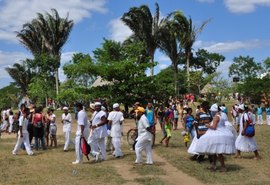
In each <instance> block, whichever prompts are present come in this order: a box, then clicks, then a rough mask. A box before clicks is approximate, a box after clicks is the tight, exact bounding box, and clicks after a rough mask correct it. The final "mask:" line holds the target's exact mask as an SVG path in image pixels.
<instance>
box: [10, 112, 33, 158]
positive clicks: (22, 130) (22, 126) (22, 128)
mask: <svg viewBox="0 0 270 185" xmlns="http://www.w3.org/2000/svg"><path fill="white" fill-rule="evenodd" d="M21 113H22V115H21V116H20V118H19V132H18V140H17V143H16V145H15V147H14V150H13V151H12V154H13V155H17V152H18V150H19V149H20V147H21V145H22V143H23V144H24V147H25V149H26V152H27V154H28V155H33V154H34V153H33V152H32V150H31V147H30V143H29V134H28V131H27V125H28V121H29V120H28V115H29V109H28V108H25V109H24V110H23V111H22V112H21Z"/></svg>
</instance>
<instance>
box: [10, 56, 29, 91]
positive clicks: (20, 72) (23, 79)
mask: <svg viewBox="0 0 270 185" xmlns="http://www.w3.org/2000/svg"><path fill="white" fill-rule="evenodd" d="M29 62H30V60H29V59H27V60H25V61H23V62H22V64H19V63H15V64H13V65H12V67H7V68H6V71H7V72H8V74H9V75H10V77H11V78H12V79H13V80H14V81H15V84H16V85H17V86H18V87H19V88H20V89H21V93H22V94H23V95H26V94H27V90H28V85H29V84H30V82H31V79H32V77H33V73H32V72H31V69H30V68H29Z"/></svg>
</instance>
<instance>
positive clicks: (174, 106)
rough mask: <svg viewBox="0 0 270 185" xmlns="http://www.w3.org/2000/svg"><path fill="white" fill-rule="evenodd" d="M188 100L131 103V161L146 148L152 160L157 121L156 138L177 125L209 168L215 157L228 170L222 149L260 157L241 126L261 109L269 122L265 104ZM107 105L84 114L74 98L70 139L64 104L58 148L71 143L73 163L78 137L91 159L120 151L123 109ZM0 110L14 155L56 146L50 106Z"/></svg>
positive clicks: (80, 156)
mask: <svg viewBox="0 0 270 185" xmlns="http://www.w3.org/2000/svg"><path fill="white" fill-rule="evenodd" d="M191 99H192V98H191ZM192 104H193V100H191V101H186V102H185V101H181V100H179V99H172V100H170V101H168V102H166V103H165V104H158V105H156V106H154V105H153V103H152V102H149V103H147V105H146V106H145V107H144V106H142V105H141V104H140V103H139V102H136V103H135V104H134V106H133V112H132V114H134V118H135V123H136V128H137V130H138V132H137V133H138V134H137V137H136V142H135V145H134V150H135V154H136V160H135V164H141V163H142V152H143V151H144V152H145V154H146V164H149V165H151V164H153V158H152V148H153V143H155V141H154V139H155V133H156V128H157V127H160V129H161V131H162V134H163V137H162V139H161V140H160V142H159V143H160V144H162V145H164V146H165V147H169V146H170V139H171V137H172V132H173V131H174V130H176V131H177V130H179V128H180V129H181V130H182V131H181V134H182V135H183V140H184V143H185V146H186V147H187V152H188V153H190V154H191V157H190V159H191V160H196V161H198V162H201V161H202V160H204V158H205V155H207V156H208V159H209V162H210V164H211V165H210V167H209V169H210V170H213V171H216V170H217V165H216V163H217V161H219V162H220V164H221V167H220V171H222V172H225V171H227V168H226V166H225V162H224V156H223V155H232V154H234V155H235V157H236V158H240V157H241V152H254V154H255V159H260V158H261V156H260V155H259V152H258V146H257V143H256V140H255V136H254V134H253V135H247V134H246V130H247V128H248V127H249V125H253V126H254V125H255V123H257V124H262V123H263V122H262V116H261V115H262V113H263V111H265V112H266V115H267V116H266V117H267V124H268V125H270V107H269V105H268V106H267V107H266V108H265V109H262V108H261V107H260V106H258V107H257V108H254V106H250V107H248V106H247V105H244V104H235V105H233V106H232V109H231V111H230V112H229V111H228V110H227V108H226V106H225V104H221V105H218V104H216V103H215V104H213V105H211V106H210V105H209V103H208V102H207V101H204V102H202V103H201V104H200V105H198V106H197V109H196V110H195V111H193V110H192V108H191V107H190V106H189V105H192ZM108 107H109V106H107V105H106V106H105V105H104V103H103V102H100V101H96V102H95V103H91V104H90V106H89V108H90V112H91V116H90V117H89V116H88V114H87V111H86V110H85V107H84V106H83V104H81V103H77V104H76V115H75V119H76V122H77V130H76V134H75V139H72V136H71V130H72V129H71V126H72V121H73V120H72V116H71V113H70V112H69V108H68V107H63V114H62V116H61V123H62V124H63V133H64V148H63V151H65V152H66V151H68V149H69V145H70V144H72V145H74V146H75V156H76V158H75V161H74V162H72V164H80V163H82V161H83V153H82V149H81V138H85V139H86V140H87V143H88V144H89V145H90V146H91V152H90V154H91V156H93V158H94V160H95V161H103V160H106V159H107V151H108V150H110V149H112V150H113V152H112V155H113V156H114V157H115V158H121V157H122V156H123V155H124V154H123V152H122V149H121V138H122V135H123V123H124V114H123V112H122V111H121V109H120V105H119V104H118V103H114V104H113V105H112V110H110V111H108ZM193 112H194V113H193ZM229 113H231V114H232V118H233V122H232V123H231V122H229V121H228V114H229ZM1 114H2V125H1V132H4V131H5V132H8V133H9V134H11V133H12V132H14V133H17V143H16V145H15V147H14V149H13V151H12V154H13V155H17V153H18V150H19V149H20V148H22V149H24V150H26V152H27V154H28V155H33V154H34V152H33V150H39V149H42V150H46V149H47V148H48V147H57V124H56V121H57V120H56V115H55V114H54V111H53V109H48V111H47V113H46V114H45V113H43V108H42V107H35V106H34V105H30V106H28V107H26V106H25V105H24V104H22V105H21V106H20V110H19V112H18V113H15V114H13V112H12V110H11V109H10V108H9V109H6V110H3V111H2V112H1ZM256 115H257V119H256ZM158 125H159V126H158ZM235 128H236V129H235ZM33 138H34V143H32V142H33Z"/></svg>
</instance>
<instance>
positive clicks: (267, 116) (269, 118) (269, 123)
mask: <svg viewBox="0 0 270 185" xmlns="http://www.w3.org/2000/svg"><path fill="white" fill-rule="evenodd" d="M266 119H267V125H270V115H266Z"/></svg>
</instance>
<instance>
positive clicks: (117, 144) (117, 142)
mask: <svg viewBox="0 0 270 185" xmlns="http://www.w3.org/2000/svg"><path fill="white" fill-rule="evenodd" d="M112 143H113V147H114V152H113V154H114V156H115V157H121V156H123V153H122V150H121V137H113V138H112Z"/></svg>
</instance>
